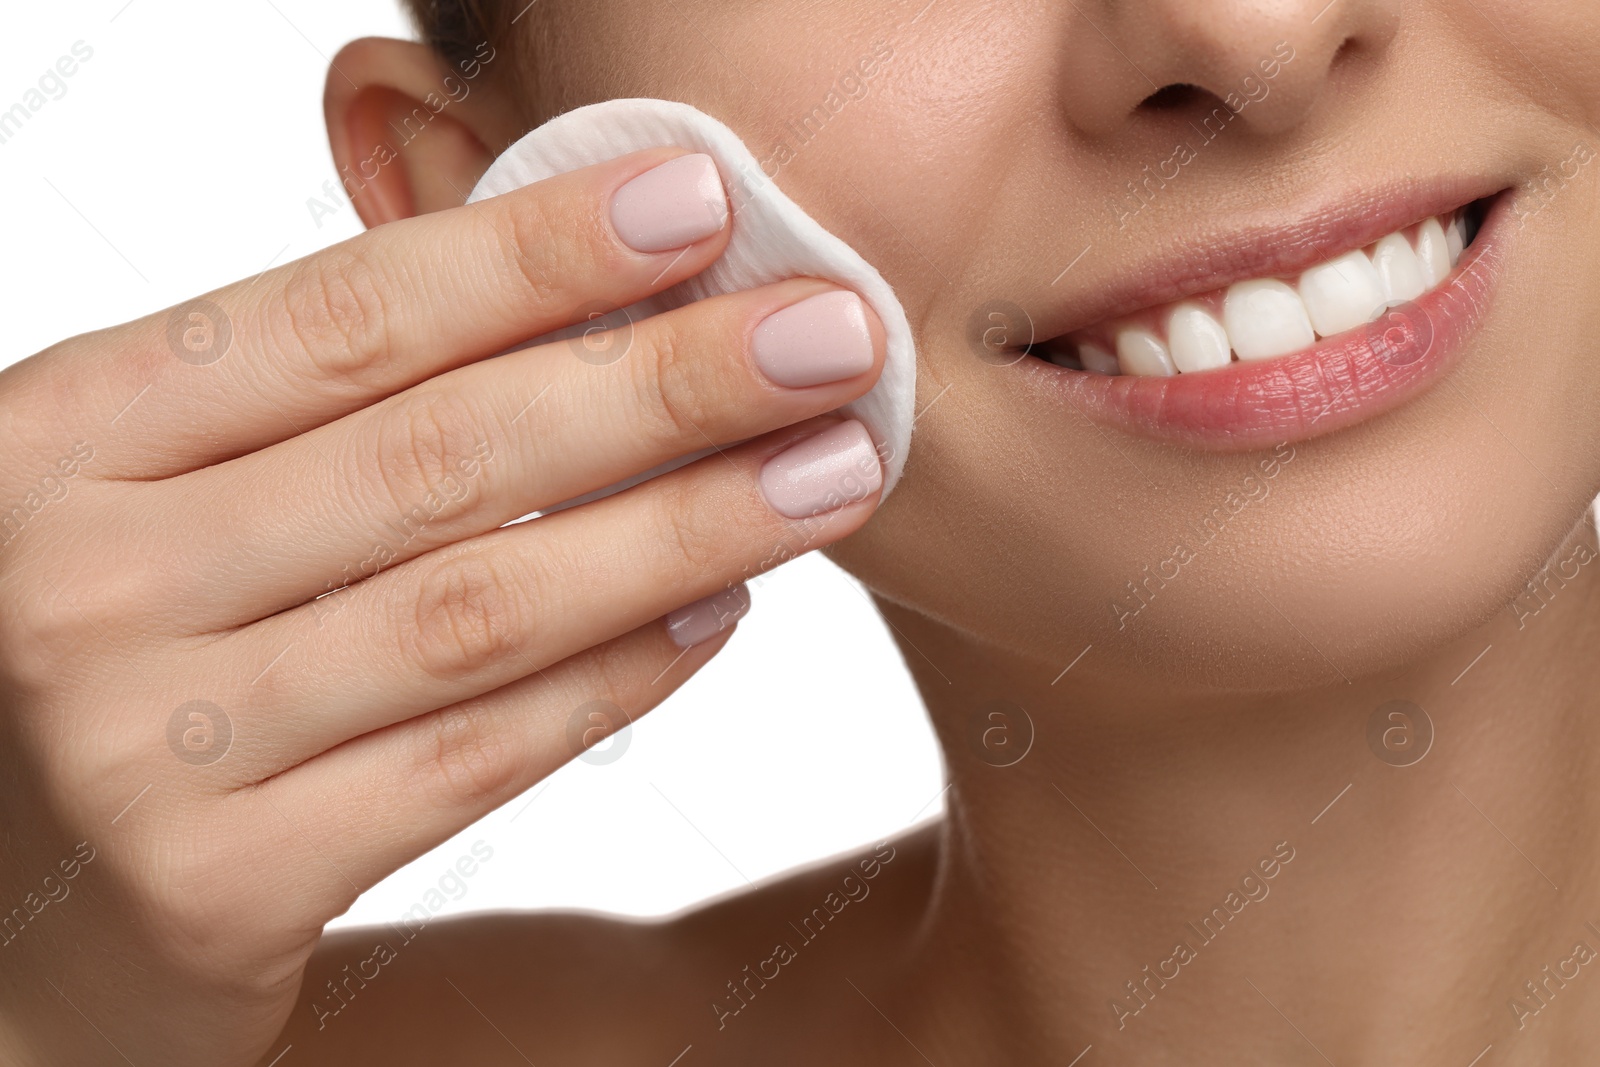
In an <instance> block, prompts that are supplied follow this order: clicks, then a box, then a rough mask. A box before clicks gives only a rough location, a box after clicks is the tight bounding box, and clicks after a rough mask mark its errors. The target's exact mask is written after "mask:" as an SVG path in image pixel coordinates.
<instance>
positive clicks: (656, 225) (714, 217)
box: [611, 152, 728, 252]
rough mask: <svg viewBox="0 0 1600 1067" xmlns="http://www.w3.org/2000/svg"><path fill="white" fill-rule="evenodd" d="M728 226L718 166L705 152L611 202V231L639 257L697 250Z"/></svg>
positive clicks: (646, 177) (672, 164)
mask: <svg viewBox="0 0 1600 1067" xmlns="http://www.w3.org/2000/svg"><path fill="white" fill-rule="evenodd" d="M727 221H728V197H727V194H726V193H724V192H723V190H722V176H721V175H720V174H718V173H717V164H716V161H715V160H713V159H712V158H711V157H710V156H708V155H706V154H705V153H703V152H697V153H695V154H693V155H687V156H679V157H678V158H676V159H671V160H668V161H667V162H665V163H663V164H661V165H660V166H659V167H654V168H652V169H650V170H647V171H645V172H644V173H643V174H641V175H639V176H638V177H637V178H635V179H633V180H632V181H630V182H629V183H628V184H626V185H624V186H623V187H622V188H621V189H618V190H617V192H616V195H615V196H613V197H612V198H611V225H612V226H613V227H615V229H616V231H617V236H618V237H621V238H622V241H623V243H624V244H626V245H627V246H628V247H629V248H631V249H633V250H634V251H635V252H666V251H669V250H671V249H674V248H682V247H683V246H684V245H691V244H694V243H695V242H696V241H698V240H701V239H702V238H705V237H710V236H711V235H712V234H714V233H716V232H717V231H718V230H720V229H722V227H723V226H724V225H726V224H727Z"/></svg>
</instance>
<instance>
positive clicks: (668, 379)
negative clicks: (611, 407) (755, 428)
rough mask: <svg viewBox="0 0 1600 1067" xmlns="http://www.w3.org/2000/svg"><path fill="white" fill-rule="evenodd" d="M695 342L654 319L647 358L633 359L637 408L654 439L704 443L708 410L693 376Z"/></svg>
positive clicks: (700, 385) (704, 394) (701, 388)
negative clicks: (634, 362)
mask: <svg viewBox="0 0 1600 1067" xmlns="http://www.w3.org/2000/svg"><path fill="white" fill-rule="evenodd" d="M694 347H695V346H694V345H693V344H692V343H690V342H689V340H688V339H687V338H686V337H685V336H684V335H683V333H682V332H681V331H680V330H679V328H678V327H676V326H675V325H673V324H671V323H668V322H666V321H664V320H658V321H657V322H656V324H655V325H654V326H653V328H652V330H651V334H650V337H649V338H648V339H647V340H646V343H645V345H644V349H645V352H646V353H648V355H647V358H644V359H641V360H639V361H638V362H637V363H636V364H635V366H636V367H637V373H636V378H635V382H634V386H635V392H636V407H637V408H638V411H639V414H640V416H641V423H640V425H641V427H642V429H643V430H644V432H645V433H646V434H648V435H649V438H650V440H652V441H655V442H659V443H661V444H664V445H677V444H680V443H682V442H684V441H692V442H694V443H695V444H696V445H704V444H706V443H707V442H706V434H707V432H708V431H709V429H711V427H710V425H709V424H710V422H711V415H712V411H711V410H710V405H709V403H708V400H709V397H708V394H707V390H706V389H705V388H704V383H703V382H701V381H699V380H697V365H698V364H699V363H700V362H702V361H697V360H696V358H695V355H694V351H693V350H694ZM713 439H714V438H713Z"/></svg>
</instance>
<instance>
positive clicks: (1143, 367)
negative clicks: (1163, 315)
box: [1117, 327, 1178, 376]
mask: <svg viewBox="0 0 1600 1067" xmlns="http://www.w3.org/2000/svg"><path fill="white" fill-rule="evenodd" d="M1117 362H1118V363H1120V364H1121V365H1122V373H1123V374H1142V375H1150V376H1156V375H1162V376H1165V375H1172V374H1177V373H1178V368H1177V367H1175V366H1173V365H1172V354H1171V353H1170V352H1168V351H1167V346H1166V345H1164V344H1162V343H1161V338H1159V337H1157V336H1156V335H1155V334H1153V333H1151V332H1150V331H1149V330H1141V329H1139V328H1138V327H1130V328H1129V329H1126V330H1121V331H1119V332H1118V333H1117Z"/></svg>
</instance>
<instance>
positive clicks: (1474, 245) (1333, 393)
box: [1011, 186, 1516, 451]
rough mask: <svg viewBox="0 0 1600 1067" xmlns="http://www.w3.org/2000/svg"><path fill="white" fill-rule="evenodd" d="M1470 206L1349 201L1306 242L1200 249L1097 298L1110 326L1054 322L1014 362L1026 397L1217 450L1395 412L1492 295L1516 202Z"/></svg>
mask: <svg viewBox="0 0 1600 1067" xmlns="http://www.w3.org/2000/svg"><path fill="white" fill-rule="evenodd" d="M1475 192H1477V198H1475V199H1472V198H1470V197H1471V193H1468V194H1467V195H1464V196H1462V197H1461V199H1458V200H1454V206H1448V207H1447V206H1446V205H1448V204H1450V203H1451V200H1452V199H1454V198H1453V197H1452V196H1451V195H1450V193H1449V192H1448V191H1447V190H1446V189H1444V188H1435V189H1428V188H1423V189H1421V190H1416V189H1412V190H1406V189H1401V190H1399V191H1398V192H1393V191H1391V192H1387V193H1379V194H1377V195H1376V196H1374V197H1372V198H1370V200H1368V201H1367V202H1365V203H1359V204H1358V203H1356V202H1353V201H1351V200H1349V199H1347V200H1346V202H1345V203H1344V205H1342V206H1341V207H1339V208H1337V209H1335V210H1334V211H1333V212H1332V213H1331V214H1324V215H1323V216H1321V218H1322V222H1320V223H1318V222H1315V221H1313V223H1312V224H1311V225H1310V226H1309V227H1308V226H1307V225H1306V224H1299V225H1298V226H1291V227H1288V228H1285V229H1279V230H1276V231H1267V232H1258V233H1256V234H1254V235H1248V236H1245V237H1244V238H1243V239H1240V238H1239V237H1237V236H1236V237H1235V238H1233V239H1230V240H1225V241H1223V242H1221V243H1219V244H1216V245H1213V246H1211V248H1212V251H1211V253H1210V254H1209V255H1207V254H1206V252H1205V250H1204V247H1202V252H1201V254H1200V255H1199V256H1198V257H1197V258H1194V259H1192V260H1191V263H1192V264H1193V265H1192V266H1188V265H1185V263H1184V262H1183V261H1178V260H1175V261H1169V262H1168V263H1166V264H1164V265H1161V266H1159V267H1156V268H1153V269H1150V270H1147V271H1146V272H1145V273H1144V274H1143V275H1142V276H1136V277H1135V279H1134V282H1133V287H1132V288H1124V289H1121V290H1111V291H1106V292H1104V293H1101V294H1096V293H1095V292H1094V291H1093V290H1092V289H1086V290H1085V291H1084V294H1083V295H1084V296H1085V298H1086V299H1087V300H1089V301H1095V300H1099V301H1104V306H1105V309H1106V313H1102V315H1101V316H1097V317H1095V318H1091V317H1090V316H1091V315H1092V312H1090V313H1089V314H1086V315H1085V316H1084V318H1083V319H1080V320H1079V321H1080V322H1084V321H1087V322H1088V324H1086V325H1073V324H1071V323H1069V322H1065V321H1060V320H1061V319H1064V318H1066V317H1067V316H1076V314H1077V313H1076V312H1074V311H1073V310H1072V309H1071V308H1062V309H1059V310H1057V311H1056V312H1055V314H1056V315H1057V316H1058V320H1057V321H1058V323H1059V325H1058V326H1057V329H1058V330H1059V331H1060V332H1057V333H1055V334H1053V335H1051V336H1050V337H1049V339H1048V340H1043V341H1034V342H1032V343H1030V344H1028V345H1026V346H1025V347H1019V348H1015V349H1011V351H1013V352H1015V353H1016V358H1017V362H1016V363H1015V364H1014V365H1015V366H1016V367H1017V369H1018V370H1020V371H1023V372H1024V373H1023V374H1022V375H1021V377H1020V379H1019V382H1020V384H1021V385H1022V387H1023V388H1025V389H1027V390H1029V391H1032V392H1035V393H1036V394H1037V395H1039V396H1040V398H1041V399H1043V400H1046V401H1065V402H1066V403H1067V404H1068V405H1069V406H1070V407H1071V408H1073V409H1076V411H1077V413H1078V414H1080V415H1084V416H1087V417H1088V418H1090V419H1092V420H1094V421H1097V422H1101V423H1103V424H1105V425H1107V426H1111V427H1114V428H1117V429H1122V430H1126V431H1129V432H1132V433H1136V434H1139V435H1141V436H1145V437H1150V438H1155V439H1157V440H1165V441H1169V442H1174V443H1178V444H1182V445H1186V446H1188V447H1192V448H1201V449H1207V450H1218V451H1240V450H1250V449H1256V448H1261V447H1268V446H1271V445H1274V444H1276V443H1279V442H1286V441H1298V440H1303V439H1306V438H1310V437H1316V436H1320V435H1322V434H1327V433H1332V432H1334V431H1337V430H1340V429H1342V428H1344V427H1347V426H1351V425H1353V424H1355V423H1358V422H1361V421H1363V420H1365V419H1369V418H1372V417H1374V416H1376V415H1379V414H1382V413H1384V412H1386V411H1389V410H1392V409H1394V408H1396V407H1399V406H1400V405H1402V404H1404V403H1406V402H1407V401H1409V400H1410V399H1412V398H1413V397H1416V396H1419V395H1420V394H1422V393H1423V392H1425V391H1427V390H1428V389H1430V388H1431V387H1432V386H1433V385H1434V384H1435V383H1437V382H1439V381H1440V380H1442V379H1443V378H1444V377H1445V376H1446V375H1447V374H1448V373H1449V372H1450V370H1451V369H1452V368H1453V367H1454V366H1455V365H1456V363H1457V362H1458V361H1459V359H1460V356H1461V354H1462V352H1463V351H1464V350H1465V348H1466V344H1467V341H1468V340H1469V339H1470V338H1471V337H1472V336H1474V335H1475V333H1476V330H1477V327H1478V326H1479V325H1480V323H1481V322H1482V320H1483V318H1484V316H1485V315H1486V314H1487V312H1488V308H1489V307H1490V304H1491V298H1492V296H1493V294H1494V293H1495V291H1496V289H1497V282H1498V279H1499V277H1500V274H1501V271H1502V266H1503V264H1504V262H1505V259H1506V255H1507V245H1508V244H1509V243H1510V236H1511V234H1512V232H1513V231H1514V229H1515V226H1514V221H1515V216H1514V210H1513V207H1514V200H1515V195H1516V194H1515V192H1514V191H1513V190H1511V189H1510V188H1508V187H1504V186H1502V187H1501V188H1500V191H1499V192H1495V193H1491V194H1490V195H1484V190H1483V189H1482V187H1481V186H1480V188H1479V189H1478V190H1475ZM1441 201H1442V202H1441ZM1385 220H1389V221H1385ZM1508 220H1509V221H1508ZM1401 221H1405V224H1404V225H1401V226H1400V227H1399V228H1398V229H1394V230H1389V231H1388V232H1387V233H1386V232H1385V230H1387V229H1388V227H1390V226H1394V225H1396V224H1397V223H1399V222H1401ZM1341 234H1343V235H1346V236H1347V237H1348V238H1349V239H1348V240H1342V239H1341V237H1340V235H1341ZM1380 235H1382V236H1380ZM1313 249H1318V250H1320V251H1317V252H1313ZM1251 261H1255V262H1256V263H1258V264H1259V266H1258V267H1257V268H1256V271H1250V270H1249V269H1247V268H1248V265H1249V263H1250V262H1251ZM1241 268H1245V269H1241ZM1263 268H1264V269H1263ZM1208 276H1209V278H1210V279H1211V281H1210V283H1209V284H1207V280H1206V279H1207V277H1208ZM1141 297H1142V298H1141ZM1119 308H1120V309H1121V310H1118V309H1119ZM1085 310H1086V311H1087V310H1088V309H1087V308H1086V309H1085ZM1028 357H1033V358H1028Z"/></svg>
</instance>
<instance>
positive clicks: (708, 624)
mask: <svg viewBox="0 0 1600 1067" xmlns="http://www.w3.org/2000/svg"><path fill="white" fill-rule="evenodd" d="M749 610H750V590H749V589H747V588H745V584H744V583H743V582H740V583H739V584H738V585H735V586H733V587H731V588H728V589H724V590H723V591H722V592H720V593H712V594H711V595H710V596H708V597H702V598H701V599H699V600H696V601H695V602H694V603H693V604H685V605H684V606H683V607H681V608H679V609H678V610H677V611H674V612H672V614H670V615H668V616H667V633H668V634H669V635H671V637H672V640H673V641H674V642H675V643H676V644H677V646H678V647H679V648H693V647H694V646H695V645H698V644H700V643H701V642H702V641H709V640H711V639H712V638H713V637H715V636H717V635H718V634H720V633H721V632H722V631H723V630H726V629H727V628H728V627H729V626H732V625H733V624H734V623H735V622H736V621H738V620H739V619H740V618H742V617H743V616H744V613H745V612H747V611H749Z"/></svg>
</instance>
